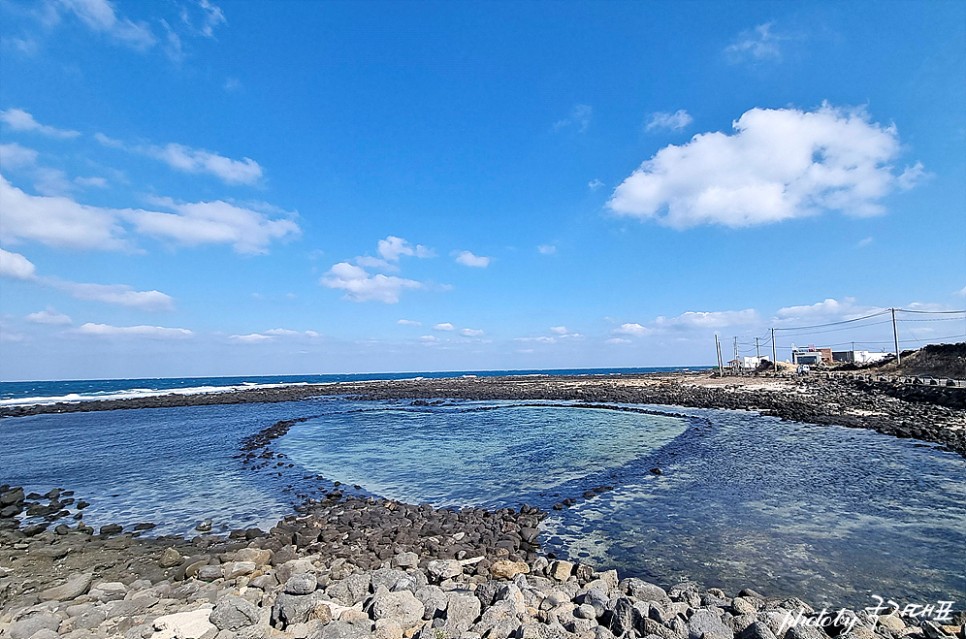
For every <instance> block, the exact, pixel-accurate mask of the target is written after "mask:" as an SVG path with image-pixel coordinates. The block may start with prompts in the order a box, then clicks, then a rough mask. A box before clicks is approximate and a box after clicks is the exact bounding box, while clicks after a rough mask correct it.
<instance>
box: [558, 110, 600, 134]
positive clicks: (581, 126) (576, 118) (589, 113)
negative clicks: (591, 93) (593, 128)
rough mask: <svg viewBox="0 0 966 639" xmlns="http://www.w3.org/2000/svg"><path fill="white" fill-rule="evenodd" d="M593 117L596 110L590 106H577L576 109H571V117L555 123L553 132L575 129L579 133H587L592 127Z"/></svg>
mask: <svg viewBox="0 0 966 639" xmlns="http://www.w3.org/2000/svg"><path fill="white" fill-rule="evenodd" d="M593 116H594V109H593V107H591V106H590V105H589V104H578V105H575V106H574V108H573V109H571V111H570V115H568V116H567V117H566V118H563V119H560V120H557V121H556V122H554V123H553V130H554V131H560V130H562V129H566V128H570V127H573V128H575V129H577V132H578V133H585V132H586V131H587V128H588V127H589V126H590V121H591V119H592V118H593Z"/></svg>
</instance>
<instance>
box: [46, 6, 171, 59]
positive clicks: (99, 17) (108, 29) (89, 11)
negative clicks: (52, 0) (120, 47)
mask: <svg viewBox="0 0 966 639" xmlns="http://www.w3.org/2000/svg"><path fill="white" fill-rule="evenodd" d="M51 6H52V7H62V8H64V9H66V10H67V11H70V12H71V13H73V14H74V15H76V16H77V17H78V18H79V19H80V21H81V22H82V23H83V24H84V25H85V26H87V27H88V28H89V29H90V30H92V31H95V32H98V33H104V34H106V35H108V36H109V37H111V38H113V39H114V40H117V41H118V42H120V43H122V44H124V45H126V46H129V47H131V48H132V49H136V50H138V51H144V50H147V49H150V48H151V47H153V46H154V45H155V44H156V43H157V38H155V37H154V34H153V33H152V32H151V28H150V27H149V26H148V25H147V24H146V23H144V22H132V21H131V20H128V19H127V18H120V17H118V16H117V14H116V13H115V12H114V5H113V4H112V3H111V2H110V1H109V0H60V2H59V4H57V5H51Z"/></svg>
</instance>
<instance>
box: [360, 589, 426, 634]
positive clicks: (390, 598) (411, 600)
mask: <svg viewBox="0 0 966 639" xmlns="http://www.w3.org/2000/svg"><path fill="white" fill-rule="evenodd" d="M424 610H425V607H424V606H423V602H421V601H420V600H419V599H416V595H414V594H413V593H411V592H409V591H408V590H399V591H396V592H390V591H388V590H386V589H385V588H382V587H380V588H379V589H378V590H377V591H376V594H374V595H373V596H372V602H371V604H370V611H371V614H372V618H373V619H374V620H375V621H379V620H380V619H386V620H389V621H393V622H395V623H396V624H398V625H399V627H400V628H402V629H403V630H407V629H409V628H412V627H414V626H416V625H417V624H419V622H420V621H422V619H423V612H424Z"/></svg>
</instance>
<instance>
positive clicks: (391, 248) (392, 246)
mask: <svg viewBox="0 0 966 639" xmlns="http://www.w3.org/2000/svg"><path fill="white" fill-rule="evenodd" d="M377 250H378V252H379V255H381V256H382V259H383V260H385V261H387V262H398V261H399V258H400V257H402V256H403V255H406V256H409V257H418V258H427V257H433V255H434V253H433V251H432V249H429V248H427V247H425V246H423V245H422V244H416V245H415V246H413V245H412V244H410V243H409V242H408V241H406V240H404V239H403V238H401V237H396V236H395V235H390V236H388V237H386V239H384V240H379V243H378V245H377Z"/></svg>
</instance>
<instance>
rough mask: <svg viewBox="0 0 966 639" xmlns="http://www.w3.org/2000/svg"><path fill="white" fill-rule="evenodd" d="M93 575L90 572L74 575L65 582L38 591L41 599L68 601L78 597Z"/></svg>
mask: <svg viewBox="0 0 966 639" xmlns="http://www.w3.org/2000/svg"><path fill="white" fill-rule="evenodd" d="M93 580H94V575H92V574H91V573H87V574H83V575H74V576H73V577H71V578H70V579H68V580H67V583H64V584H61V585H60V586H54V587H53V588H48V589H47V590H44V591H43V592H41V593H40V600H41V601H70V600H71V599H76V598H77V597H80V596H81V595H83V594H84V593H85V592H87V589H88V588H90V587H91V581H93Z"/></svg>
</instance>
